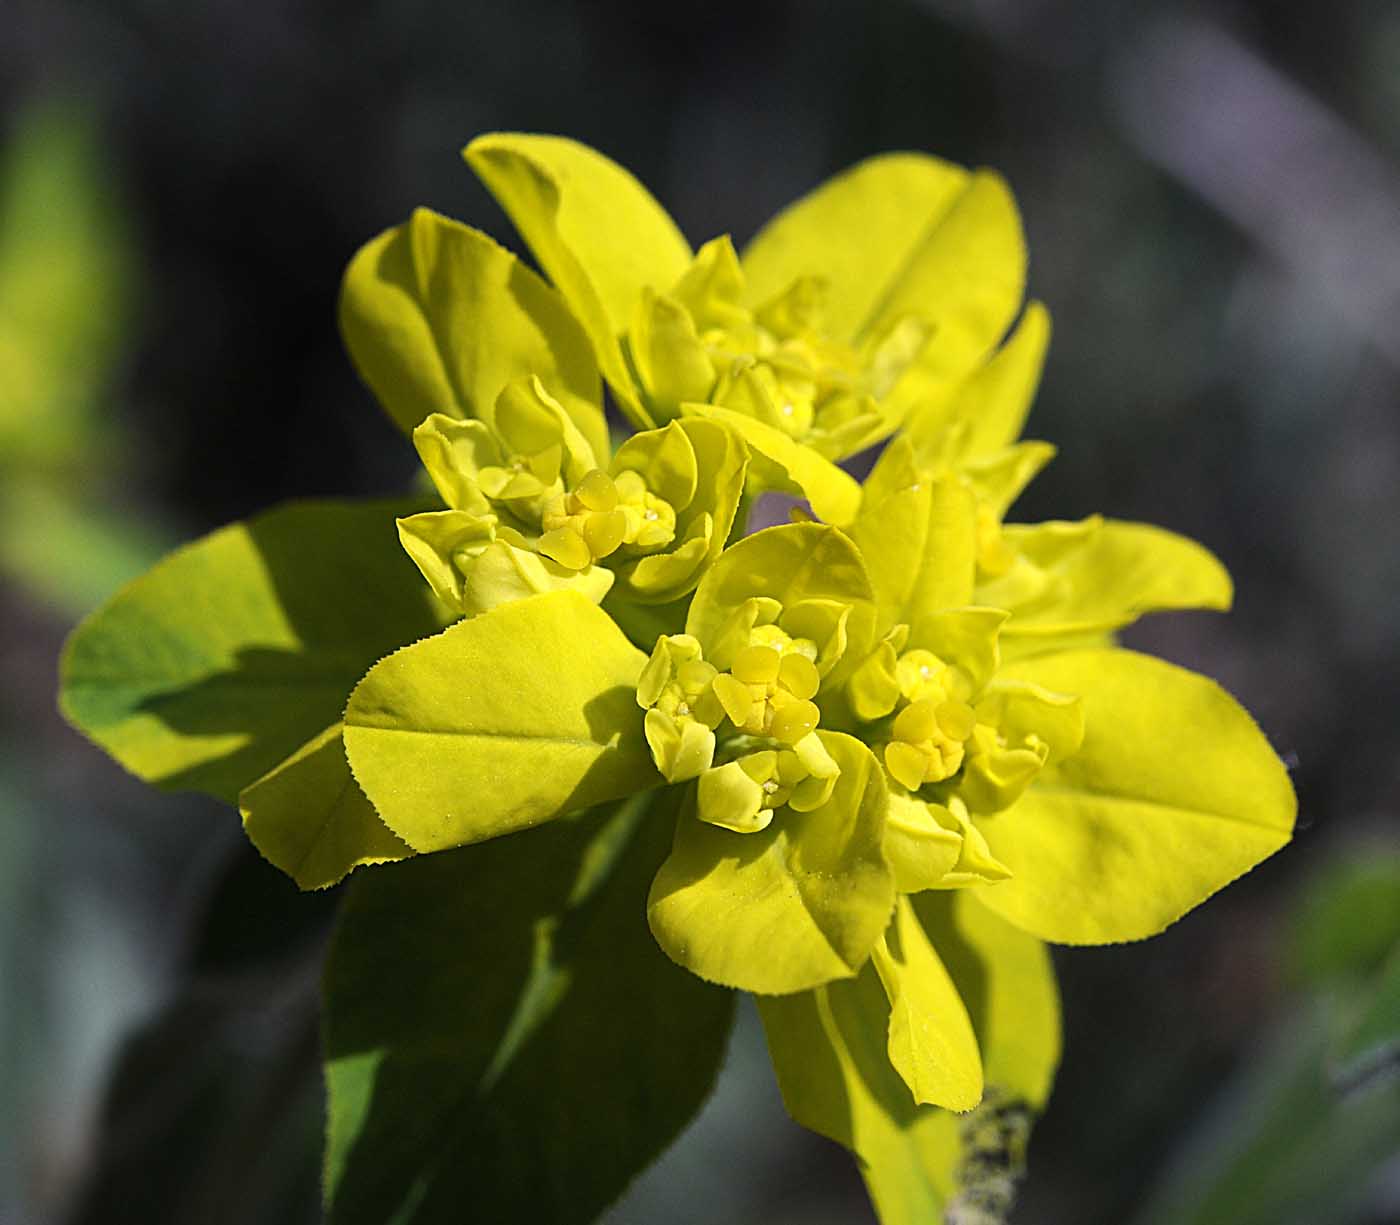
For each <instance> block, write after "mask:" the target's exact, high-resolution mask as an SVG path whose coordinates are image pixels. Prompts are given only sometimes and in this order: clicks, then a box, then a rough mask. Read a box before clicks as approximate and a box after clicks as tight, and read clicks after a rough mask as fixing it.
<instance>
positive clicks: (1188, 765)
mask: <svg viewBox="0 0 1400 1225" xmlns="http://www.w3.org/2000/svg"><path fill="white" fill-rule="evenodd" d="M1002 675H1003V676H1004V677H1006V678H1007V679H1020V680H1027V681H1031V682H1033V683H1035V684H1038V685H1042V686H1044V687H1045V688H1047V689H1052V690H1055V691H1056V692H1059V693H1067V694H1077V695H1079V696H1080V697H1081V698H1082V699H1083V702H1084V721H1085V735H1084V743H1083V746H1082V747H1081V748H1080V750H1079V751H1078V752H1077V753H1076V754H1074V755H1073V756H1072V757H1070V758H1069V759H1068V760H1066V761H1064V762H1062V763H1060V764H1059V765H1058V766H1051V767H1049V768H1048V769H1047V770H1046V771H1045V772H1044V773H1043V774H1042V775H1041V776H1040V777H1039V778H1037V780H1036V781H1035V782H1034V783H1033V784H1032V785H1031V788H1030V790H1029V791H1028V792H1026V794H1025V795H1024V796H1022V797H1021V799H1020V800H1018V801H1017V802H1016V803H1015V804H1014V805H1013V806H1012V807H1011V808H1009V809H1007V810H1006V811H1005V812H1001V813H998V814H996V815H995V816H989V817H986V818H984V819H982V820H981V821H980V822H979V824H980V827H981V829H982V831H983V833H984V834H985V835H986V838H987V841H988V843H989V844H990V846H991V849H992V853H993V854H994V855H995V856H996V857H997V858H998V859H1000V860H1001V861H1002V862H1003V863H1004V864H1006V866H1007V867H1008V868H1009V869H1010V870H1011V873H1012V878H1011V879H1010V880H1008V881H1004V882H1002V883H1000V884H998V885H996V886H995V887H994V888H991V889H985V890H983V891H982V892H981V893H980V894H979V897H980V898H981V900H982V901H983V902H984V903H985V904H986V905H987V906H989V907H990V908H991V909H992V910H994V911H995V912H996V913H997V914H999V915H1001V916H1002V917H1003V918H1005V919H1008V920H1009V921H1010V922H1012V923H1015V924H1016V925H1017V926H1018V927H1021V928H1023V929H1024V930H1026V931H1028V932H1031V933H1033V934H1034V935H1037V936H1039V937H1041V938H1042V939H1045V940H1052V941H1055V942H1057V943H1062V944H1103V943H1109V942H1114V941H1119V940H1136V939H1141V938H1143V937H1145V936H1151V935H1155V934H1156V933H1157V932H1159V931H1161V930H1162V929H1163V928H1164V927H1166V926H1168V924H1170V923H1173V922H1174V921H1175V920H1176V919H1178V918H1180V917H1181V916H1182V915H1183V914H1185V913H1186V912H1187V911H1188V910H1190V909H1192V907H1194V906H1197V905H1199V904H1200V903H1201V902H1203V901H1204V900H1205V899H1206V898H1208V897H1209V896H1210V895H1211V894H1212V893H1214V892H1215V891H1216V890H1217V889H1220V888H1222V887H1223V886H1225V885H1227V884H1229V883H1230V881H1232V880H1234V879H1235V878H1236V877H1237V876H1239V875H1241V874H1242V873H1244V872H1247V871H1248V870H1249V869H1250V868H1252V867H1254V866H1255V864H1257V863H1259V862H1260V861H1261V860H1263V859H1265V858H1267V857H1268V856H1269V855H1271V854H1273V853H1274V851H1276V850H1278V849H1279V848H1280V847H1281V846H1283V845H1284V844H1285V843H1286V842H1287V841H1288V839H1289V837H1290V836H1291V833H1292V829H1293V819H1294V815H1295V812H1296V807H1297V803H1296V800H1295V798H1294V795H1293V788H1292V786H1291V784H1290V783H1289V779H1288V772H1287V771H1286V770H1285V769H1284V766H1283V763H1282V762H1280V761H1279V759H1278V757H1277V756H1276V755H1275V753H1274V751H1273V749H1272V748H1271V747H1270V746H1269V742H1268V741H1267V740H1266V739H1265V738H1264V736H1263V734H1262V733H1261V732H1260V731H1259V729H1258V727H1257V726H1255V724H1254V721H1253V720H1252V719H1251V718H1250V717H1249V715H1248V714H1247V713H1246V712H1245V711H1244V710H1243V709H1242V708H1241V707H1240V706H1239V705H1238V704H1237V703H1236V702H1235V700H1234V699H1233V698H1231V697H1230V696H1229V694H1227V693H1226V692H1225V691H1224V690H1223V689H1221V688H1220V687H1219V686H1218V685H1216V684H1214V683H1213V682H1212V681H1209V680H1207V679H1206V678H1204V677H1201V676H1197V675H1195V674H1194V673H1191V672H1187V671H1185V670H1184V669H1182V668H1177V667H1174V666H1172V665H1171V664H1166V663H1163V662H1161V661H1160V660H1156V659H1151V658H1149V657H1147V656H1144V655H1137V654H1134V653H1132V652H1130V651H1118V650H1107V651H1075V652H1069V653H1065V654H1057V655H1046V656H1041V657H1038V658H1035V659H1027V660H1022V661H1020V662H1018V663H1015V664H1013V665H1011V666H1009V667H1006V668H1004V669H1003V670H1002Z"/></svg>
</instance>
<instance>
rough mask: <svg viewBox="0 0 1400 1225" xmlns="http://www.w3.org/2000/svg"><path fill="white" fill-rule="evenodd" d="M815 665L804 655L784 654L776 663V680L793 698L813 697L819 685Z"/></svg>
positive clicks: (819, 679)
mask: <svg viewBox="0 0 1400 1225" xmlns="http://www.w3.org/2000/svg"><path fill="white" fill-rule="evenodd" d="M821 679H822V678H821V675H820V673H818V672H817V666H816V664H814V663H813V662H812V661H811V660H810V659H808V658H807V657H806V656H805V655H798V654H796V653H793V654H790V655H784V656H783V658H782V662H781V663H780V664H779V665H778V680H779V681H781V682H782V685H783V688H785V689H786V690H787V691H788V692H789V693H790V694H792V696H793V697H795V698H813V697H815V696H816V694H817V689H818V688H819V687H820V685H821Z"/></svg>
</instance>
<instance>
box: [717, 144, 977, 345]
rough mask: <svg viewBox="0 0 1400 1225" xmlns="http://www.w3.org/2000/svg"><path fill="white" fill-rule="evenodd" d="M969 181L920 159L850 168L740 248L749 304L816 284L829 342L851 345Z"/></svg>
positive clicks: (872, 161)
mask: <svg viewBox="0 0 1400 1225" xmlns="http://www.w3.org/2000/svg"><path fill="white" fill-rule="evenodd" d="M969 177H970V176H969V175H968V172H967V171H966V170H964V169H963V168H962V167H961V166H954V165H952V164H951V163H949V162H944V161H940V160H939V159H938V158H936V157H929V156H927V155H926V154H922V153H887V154H882V155H881V156H878V157H872V158H867V159H866V160H865V161H863V162H858V163H857V164H856V165H854V166H852V167H851V168H850V169H848V170H846V171H843V172H842V173H841V174H838V175H836V176H835V177H834V178H831V179H829V180H827V182H825V183H823V184H822V185H821V186H820V187H818V188H816V189H815V190H814V191H812V192H810V193H808V194H807V195H805V196H803V197H802V198H801V199H800V200H797V201H796V202H795V203H793V204H791V205H789V206H788V207H787V208H786V209H784V210H783V211H782V212H781V213H779V214H778V215H777V216H776V217H774V218H773V219H772V220H771V221H770V222H769V223H768V224H767V225H766V226H764V228H763V229H762V230H761V231H760V232H759V233H758V235H757V236H756V237H755V238H754V240H753V241H752V242H751V243H750V244H749V245H748V247H747V248H745V250H744V253H743V261H742V263H743V269H744V276H745V279H746V281H747V290H748V297H749V302H750V304H751V305H753V306H760V305H762V304H763V303H765V302H768V301H770V300H771V299H773V298H776V297H777V296H778V295H779V294H780V293H782V292H783V291H784V290H786V289H787V288H788V287H789V286H790V285H792V284H793V282H794V281H797V280H798V279H799V278H800V277H820V278H821V279H822V280H824V281H825V282H826V283H827V287H828V292H827V294H826V301H827V321H828V325H829V327H830V329H831V332H832V334H833V335H835V336H837V337H839V338H841V339H843V340H850V339H852V338H853V337H855V336H856V334H857V333H858V332H859V331H860V330H861V329H862V327H863V326H864V325H865V324H866V323H867V322H868V321H869V320H870V319H871V318H872V316H873V315H874V314H875V312H876V310H877V308H878V307H879V305H880V303H881V302H883V301H884V300H885V299H886V298H887V297H888V296H889V294H890V291H891V286H893V285H894V284H896V283H897V282H898V281H899V279H900V277H901V276H902V275H903V274H904V271H905V269H906V268H907V267H908V265H909V263H910V262H911V260H912V259H913V257H914V253H915V252H916V251H917V250H918V248H919V246H920V244H921V243H922V242H923V241H924V240H925V238H926V236H927V234H928V233H929V231H930V229H931V228H933V227H935V226H936V225H937V223H938V221H939V220H940V219H941V218H942V217H944V216H945V215H946V214H947V212H948V210H949V209H950V208H951V206H952V205H953V202H954V201H955V200H956V199H957V198H958V195H959V194H960V193H961V192H962V191H964V190H965V189H966V187H967V183H968V179H969Z"/></svg>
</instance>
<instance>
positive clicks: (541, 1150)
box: [325, 792, 733, 1225]
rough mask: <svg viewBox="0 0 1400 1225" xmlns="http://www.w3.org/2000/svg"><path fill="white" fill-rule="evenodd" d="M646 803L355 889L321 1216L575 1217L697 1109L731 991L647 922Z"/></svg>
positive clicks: (426, 1220) (365, 1222)
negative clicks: (661, 945) (688, 965)
mask: <svg viewBox="0 0 1400 1225" xmlns="http://www.w3.org/2000/svg"><path fill="white" fill-rule="evenodd" d="M653 794H660V795H664V794H665V793H664V792H663V793H653ZM650 798H651V797H649V796H648V797H639V798H638V800H636V801H631V802H629V803H627V804H623V805H621V806H620V807H619V808H617V809H615V810H612V811H610V812H604V813H589V814H586V815H584V816H583V817H581V818H578V819H569V820H563V821H557V822H554V823H552V824H550V825H548V826H545V827H543V828H540V829H537V830H531V831H527V832H524V833H519V834H515V835H513V836H511V837H509V838H503V839H499V840H497V841H495V842H491V843H486V844H483V845H481V846H473V847H467V848H464V849H461V850H456V851H450V852H445V853H442V854H438V855H428V856H423V857H421V858H418V859H414V860H411V861H409V862H406V863H403V864H395V865H391V866H389V867H385V868H380V869H377V870H376V871H374V872H371V873H362V874H361V875H360V876H358V877H357V878H356V879H355V881H354V882H353V883H352V885H351V887H350V891H349V897H348V899H347V904H346V906H345V909H344V911H343V913H342V919H341V923H340V926H339V929H338V930H337V933H336V937H335V941H334V944H333V945H332V948H331V953H330V958H329V962H328V965H327V968H326V979H325V996H326V999H325V1008H326V1014H325V1015H326V1023H325V1045H326V1054H327V1071H326V1076H327V1085H328V1090H329V1134H328V1142H327V1153H326V1181H325V1187H326V1201H327V1216H328V1219H329V1221H330V1222H331V1225H388V1223H390V1222H393V1223H394V1225H409V1223H412V1225H433V1223H436V1222H451V1223H452V1225H457V1223H458V1222H461V1221H463V1220H466V1219H470V1220H476V1221H483V1222H484V1221H500V1222H507V1221H521V1222H524V1221H530V1222H536V1221H538V1222H541V1223H542V1225H584V1223H585V1222H589V1221H592V1220H594V1219H595V1218H596V1217H597V1216H598V1215H599V1213H600V1212H601V1211H602V1209H603V1208H604V1207H605V1206H606V1205H607V1204H609V1203H610V1202H612V1201H613V1200H614V1199H616V1198H617V1196H618V1195H619V1194H620V1193H621V1191H622V1190H623V1188H624V1187H625V1186H626V1184H627V1183H628V1181H629V1180H630V1179H631V1178H632V1177H633V1176H634V1175H636V1174H637V1173H638V1172H639V1171H640V1170H641V1169H643V1168H644V1167H645V1166H646V1165H647V1164H648V1163H649V1162H650V1161H651V1160H652V1159H653V1158H655V1157H656V1156H657V1155H658V1154H659V1153H660V1152H661V1150H662V1149H664V1148H665V1147H666V1146H667V1145H668V1144H669V1143H670V1142H671V1141H672V1140H673V1139H674V1138H675V1136H676V1135H677V1134H678V1133H679V1131H680V1130H681V1128H683V1127H684V1126H685V1124H686V1122H687V1121H688V1120H689V1119H690V1117H691V1116H692V1115H693V1114H694V1113H695V1112H696V1111H697V1110H698V1109H699V1107H700V1104H701V1103H702V1101H703V1100H704V1098H705V1097H706V1096H707V1095H708V1093H709V1091H710V1088H711V1086H712V1084H713V1082H714V1078H715V1075H716V1073H717V1071H718V1068H719V1064H720V1060H721V1058H722V1056H723V1053H724V1046H725V1039H726V1035H727V1033H728V1029H729V1025H730V1021H731V1016H732V1010H733V1003H732V999H733V997H732V996H731V994H730V993H729V992H725V991H720V990H716V989H715V988H713V987H710V986H708V985H706V984H705V983H702V982H700V981H699V980H698V979H696V978H695V977H694V976H693V975H690V974H687V973H686V972H685V971H683V970H681V969H678V968H677V967H675V966H673V965H672V964H671V963H670V962H669V961H667V959H666V958H665V957H664V956H663V955H662V954H661V952H660V950H659V949H657V947H656V945H655V942H654V941H653V940H652V938H651V935H650V933H649V932H648V931H647V929H646V924H645V922H644V921H643V918H642V914H643V899H644V898H645V895H646V890H647V884H648V882H649V880H650V878H651V874H652V872H653V871H654V870H655V866H656V863H657V862H658V860H659V859H660V857H661V856H662V855H663V854H664V853H665V843H666V837H667V822H666V821H665V820H664V818H663V814H662V813H660V812H650V813H648V812H646V811H645V810H646V807H647V804H648V802H649V800H650Z"/></svg>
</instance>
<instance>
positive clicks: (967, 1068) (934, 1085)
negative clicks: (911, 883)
mask: <svg viewBox="0 0 1400 1225" xmlns="http://www.w3.org/2000/svg"><path fill="white" fill-rule="evenodd" d="M871 962H872V964H873V965H874V966H875V973H876V974H877V975H879V978H880V984H881V986H883V987H884V989H885V995H886V996H887V997H888V999H889V1006H890V1020H889V1056H890V1062H891V1063H892V1064H893V1065H894V1068H895V1071H896V1072H898V1073H899V1074H900V1076H902V1077H903V1078H904V1083H905V1084H906V1085H908V1086H909V1091H910V1093H912V1094H913V1095H914V1100H915V1101H916V1102H918V1103H920V1104H923V1105H929V1106H942V1107H943V1108H944V1109H945V1110H959V1111H961V1110H971V1109H972V1108H973V1107H974V1106H975V1105H977V1103H978V1102H980V1101H981V1100H982V1059H981V1056H980V1055H979V1054H978V1052H977V1039H976V1037H975V1036H974V1034H973V1032H972V1022H971V1021H969V1020H968V1016H967V1009H966V1008H965V1007H964V1005H963V1001H962V999H961V998H960V997H959V995H958V989H957V987H955V986H954V985H953V980H952V978H950V977H949V975H948V971H947V970H946V969H944V967H943V962H942V961H941V960H940V959H939V956H938V953H937V952H936V951H935V949H934V947H933V945H932V944H930V943H929V939H928V937H927V936H926V935H925V934H924V929H923V928H922V927H920V926H919V922H918V920H917V919H916V918H915V917H914V909H913V907H912V905H911V904H910V900H909V899H908V898H907V897H906V898H900V900H899V904H898V905H897V906H896V907H895V911H894V919H893V921H892V922H891V923H890V926H889V928H888V929H887V930H886V932H885V937H884V939H883V940H881V941H880V943H879V944H877V945H876V946H875V949H874V951H873V953H872V955H871Z"/></svg>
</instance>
